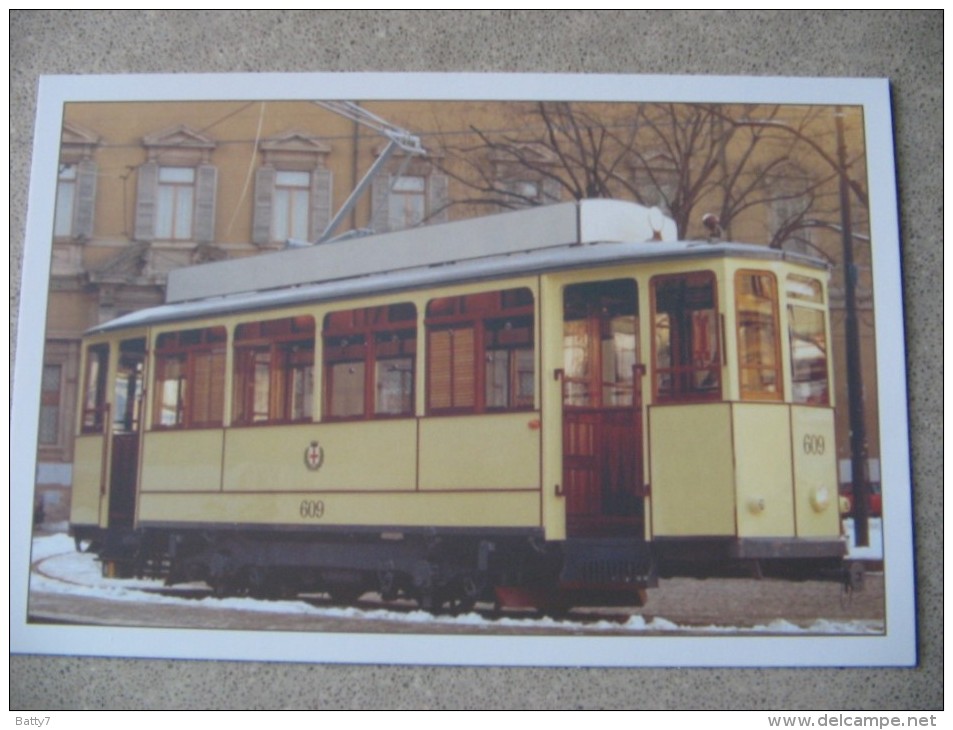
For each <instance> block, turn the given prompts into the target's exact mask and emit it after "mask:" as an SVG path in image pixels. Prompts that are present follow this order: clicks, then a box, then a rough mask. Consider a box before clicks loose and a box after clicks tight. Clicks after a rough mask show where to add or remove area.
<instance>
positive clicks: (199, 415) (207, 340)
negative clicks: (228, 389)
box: [153, 327, 226, 428]
mask: <svg viewBox="0 0 953 730" xmlns="http://www.w3.org/2000/svg"><path fill="white" fill-rule="evenodd" d="M225 340H226V334H225V328H224V327H208V328H204V329H194V330H183V331H181V332H166V333H164V334H161V335H159V337H158V339H157V340H156V376H155V402H154V403H155V407H154V409H153V425H154V426H155V427H156V428H203V427H211V426H221V425H222V418H223V416H224V405H225Z"/></svg>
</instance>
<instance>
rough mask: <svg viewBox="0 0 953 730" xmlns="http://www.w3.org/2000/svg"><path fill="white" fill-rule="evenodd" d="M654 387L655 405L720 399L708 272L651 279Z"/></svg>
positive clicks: (713, 305)
mask: <svg viewBox="0 0 953 730" xmlns="http://www.w3.org/2000/svg"><path fill="white" fill-rule="evenodd" d="M652 292H653V306H654V319H653V337H654V346H655V353H654V370H655V372H654V386H655V397H656V398H657V400H659V401H692V400H713V399H717V398H720V397H721V362H720V358H721V355H720V351H719V346H718V343H719V333H718V307H717V304H716V298H715V277H714V275H713V274H712V273H711V272H706V271H699V272H692V273H688V274H674V275H665V276H657V277H655V278H653V280H652Z"/></svg>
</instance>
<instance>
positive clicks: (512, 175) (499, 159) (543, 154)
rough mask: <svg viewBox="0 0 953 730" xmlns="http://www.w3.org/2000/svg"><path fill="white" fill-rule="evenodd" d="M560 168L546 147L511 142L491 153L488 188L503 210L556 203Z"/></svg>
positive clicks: (558, 194) (560, 186)
mask: <svg viewBox="0 0 953 730" xmlns="http://www.w3.org/2000/svg"><path fill="white" fill-rule="evenodd" d="M560 166H561V165H560V160H559V157H558V156H557V155H556V154H555V153H554V152H553V151H552V150H550V149H549V148H548V147H546V146H545V145H543V144H539V143H535V142H527V143H516V142H514V143H512V144H508V145H506V148H505V149H494V150H491V151H490V154H489V168H488V170H489V171H488V173H487V183H489V185H488V187H489V188H491V189H492V190H493V198H494V200H495V201H496V202H498V203H499V204H500V205H501V206H502V207H504V208H521V207H526V206H533V205H549V204H551V203H558V202H559V200H560V197H561V194H562V188H563V185H562V183H561V182H560V177H559V170H560ZM491 176H492V177H491Z"/></svg>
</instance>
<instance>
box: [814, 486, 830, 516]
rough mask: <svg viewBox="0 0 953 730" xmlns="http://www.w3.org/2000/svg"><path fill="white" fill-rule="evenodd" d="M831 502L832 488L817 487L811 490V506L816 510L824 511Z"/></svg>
mask: <svg viewBox="0 0 953 730" xmlns="http://www.w3.org/2000/svg"><path fill="white" fill-rule="evenodd" d="M830 503H831V490H830V489H828V488H827V487H815V488H814V490H813V491H812V492H811V507H813V508H814V511H815V512H823V511H824V510H826V509H827V507H828V505H830Z"/></svg>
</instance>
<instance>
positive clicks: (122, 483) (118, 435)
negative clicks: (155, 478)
mask: <svg viewBox="0 0 953 730" xmlns="http://www.w3.org/2000/svg"><path fill="white" fill-rule="evenodd" d="M145 357H146V341H145V339H143V338H137V339H133V340H124V341H123V342H122V343H121V345H120V347H119V367H118V368H117V370H116V380H115V385H114V391H113V403H112V409H111V411H112V414H111V419H112V420H111V423H110V426H111V432H112V444H111V448H110V452H111V470H110V478H109V526H110V527H132V526H133V523H134V521H135V517H136V480H137V475H138V472H139V443H140V431H141V428H142V415H143V410H142V400H143V392H142V380H143V372H144V367H145Z"/></svg>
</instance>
